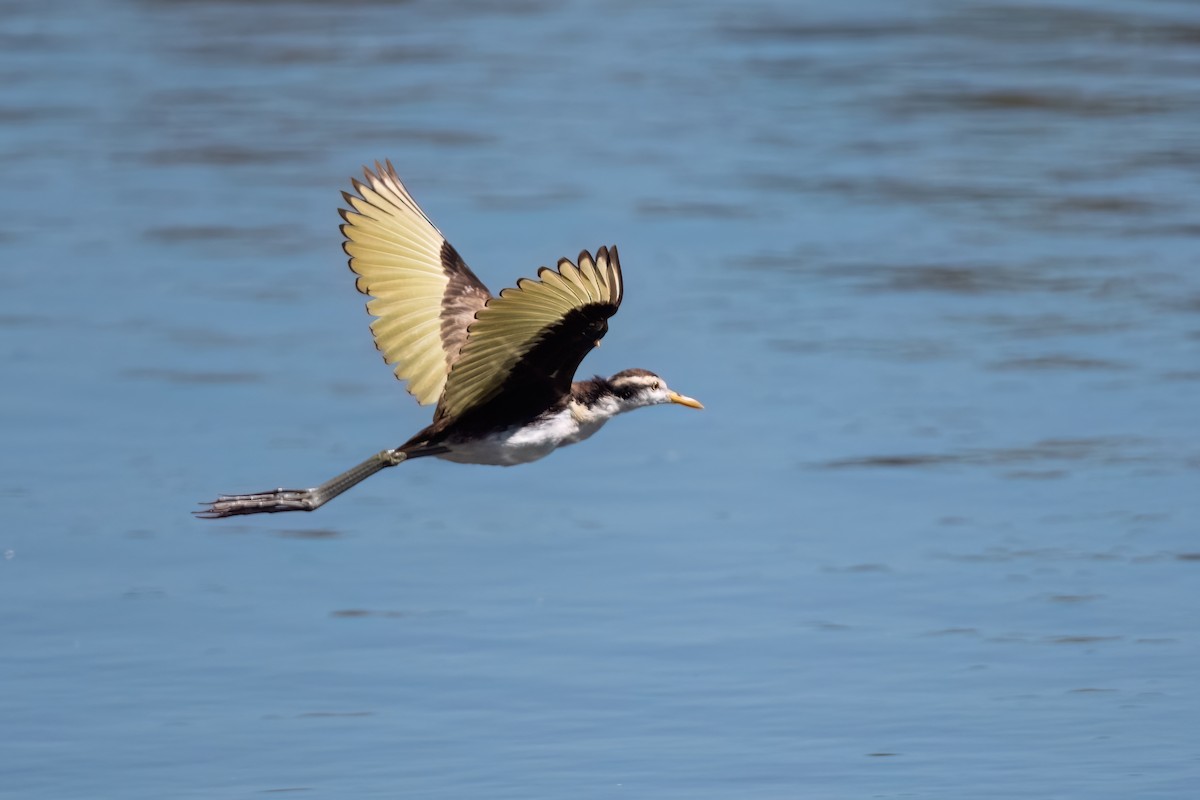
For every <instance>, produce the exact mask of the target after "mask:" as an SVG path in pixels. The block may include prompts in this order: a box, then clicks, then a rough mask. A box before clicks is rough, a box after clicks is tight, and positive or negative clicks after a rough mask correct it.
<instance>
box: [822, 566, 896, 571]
mask: <svg viewBox="0 0 1200 800" xmlns="http://www.w3.org/2000/svg"><path fill="white" fill-rule="evenodd" d="M822 571H823V572H891V571H892V569H891V567H889V566H888V565H887V564H851V565H850V566H847V567H825V568H824V569H823V570H822Z"/></svg>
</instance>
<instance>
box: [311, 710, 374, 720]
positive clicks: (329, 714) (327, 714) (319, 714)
mask: <svg viewBox="0 0 1200 800" xmlns="http://www.w3.org/2000/svg"><path fill="white" fill-rule="evenodd" d="M373 716H375V712H374V711H305V712H303V713H300V714H297V715H296V719H330V718H337V717H352V718H353V717H373Z"/></svg>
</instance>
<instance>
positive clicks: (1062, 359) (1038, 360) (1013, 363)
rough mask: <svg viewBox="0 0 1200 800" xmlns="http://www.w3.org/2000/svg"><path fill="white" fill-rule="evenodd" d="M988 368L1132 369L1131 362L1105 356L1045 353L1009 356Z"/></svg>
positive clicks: (1002, 369)
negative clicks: (1090, 356)
mask: <svg viewBox="0 0 1200 800" xmlns="http://www.w3.org/2000/svg"><path fill="white" fill-rule="evenodd" d="M988 369H993V370H997V371H1001V372H1004V371H1014V370H1031V371H1044V370H1060V371H1071V372H1080V371H1083V372H1095V371H1109V372H1121V371H1124V370H1128V369H1132V367H1131V366H1130V365H1129V364H1124V363H1121V362H1120V361H1111V360H1108V359H1103V358H1088V357H1086V356H1069V355H1044V356H1030V357H1028V358H1009V359H1005V360H1004V361H996V362H993V363H991V364H989V365H988Z"/></svg>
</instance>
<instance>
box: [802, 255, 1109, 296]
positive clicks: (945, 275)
mask: <svg viewBox="0 0 1200 800" xmlns="http://www.w3.org/2000/svg"><path fill="white" fill-rule="evenodd" d="M1056 266H1057V265H1051V264H1036V265H1034V264H1031V265H1028V266H1017V265H1012V264H1000V263H988V262H979V263H956V264H836V265H831V266H829V267H825V268H824V269H823V270H822V271H823V272H824V273H825V274H829V275H836V276H839V277H845V278H851V279H854V280H856V281H858V282H859V285H858V288H859V289H860V290H861V291H864V292H933V293H940V294H960V295H984V294H1007V293H1017V292H1031V291H1037V292H1076V291H1083V290H1086V289H1088V288H1090V287H1091V286H1092V285H1093V284H1092V283H1091V282H1090V281H1088V280H1085V279H1083V278H1078V277H1066V276H1063V275H1058V274H1055V271H1054V270H1055V267H1056Z"/></svg>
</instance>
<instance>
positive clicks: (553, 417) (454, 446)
mask: <svg viewBox="0 0 1200 800" xmlns="http://www.w3.org/2000/svg"><path fill="white" fill-rule="evenodd" d="M602 424H603V422H599V423H598V424H597V423H593V424H588V423H583V424H581V423H580V422H579V420H578V419H576V417H575V415H573V414H572V413H571V411H570V409H566V408H564V409H561V410H559V411H555V412H553V413H549V414H544V415H542V416H540V417H538V418H536V419H534V420H533V421H531V422H529V423H527V424H525V425H516V426H513V427H510V428H505V429H503V430H498V431H493V432H491V433H487V434H484V435H482V436H475V437H472V438H470V439H463V440H450V441H447V442H445V443H444V446H445V447H447V448H448V452H446V453H442V454H440V455H439V456H438V458H442V459H445V460H446V461H455V462H458V463H460V464H491V465H494V466H502V467H511V466H515V465H517V464H528V463H529V462H530V461H537V460H538V459H539V458H545V457H546V456H548V455H550V453H552V452H554V450H555V449H557V448H559V447H563V446H565V445H568V444H575V443H576V442H581V441H583V440H584V439H586V438H587V437H589V436H591V435H592V434H593V433H595V432H596V431H597V430H599V429H600V425H602Z"/></svg>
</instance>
